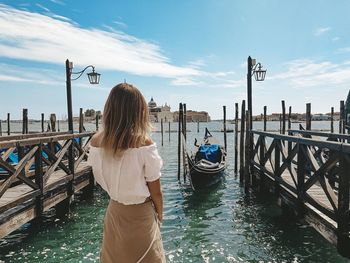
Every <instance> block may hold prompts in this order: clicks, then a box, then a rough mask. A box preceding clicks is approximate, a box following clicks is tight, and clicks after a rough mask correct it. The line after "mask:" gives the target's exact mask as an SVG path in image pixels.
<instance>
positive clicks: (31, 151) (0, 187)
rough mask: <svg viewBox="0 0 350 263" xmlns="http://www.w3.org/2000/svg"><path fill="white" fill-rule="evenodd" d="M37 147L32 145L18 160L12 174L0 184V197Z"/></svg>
mask: <svg viewBox="0 0 350 263" xmlns="http://www.w3.org/2000/svg"><path fill="white" fill-rule="evenodd" d="M37 149H38V146H35V147H33V149H31V150H30V151H29V152H28V153H27V154H26V155H25V156H24V158H22V159H21V160H20V162H19V163H18V165H16V171H15V173H14V174H12V175H11V177H10V178H8V179H7V180H6V181H5V182H4V183H3V184H2V185H1V186H0V197H1V196H2V195H3V194H4V193H5V191H6V190H7V188H9V187H10V185H11V184H12V182H13V181H14V180H15V179H16V178H17V176H18V175H19V174H20V172H21V171H22V170H23V168H24V166H25V164H26V162H27V161H28V160H29V159H30V158H32V156H33V155H34V153H35V151H36V150H37Z"/></svg>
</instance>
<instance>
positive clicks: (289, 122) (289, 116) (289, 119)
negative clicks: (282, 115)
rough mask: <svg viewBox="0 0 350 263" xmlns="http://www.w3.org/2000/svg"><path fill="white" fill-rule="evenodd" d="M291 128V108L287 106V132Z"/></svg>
mask: <svg viewBox="0 0 350 263" xmlns="http://www.w3.org/2000/svg"><path fill="white" fill-rule="evenodd" d="M291 128H292V106H289V111H288V130H290V129H291Z"/></svg>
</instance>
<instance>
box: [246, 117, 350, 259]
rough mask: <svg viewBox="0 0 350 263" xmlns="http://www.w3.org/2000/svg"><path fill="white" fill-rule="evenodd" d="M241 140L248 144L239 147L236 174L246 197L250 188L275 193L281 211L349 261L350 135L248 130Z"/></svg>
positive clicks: (300, 131)
mask: <svg viewBox="0 0 350 263" xmlns="http://www.w3.org/2000/svg"><path fill="white" fill-rule="evenodd" d="M247 130H249V124H247ZM245 141H246V143H247V142H248V143H249V141H252V146H249V145H247V144H246V147H245V148H244V150H245V161H244V168H242V167H241V170H240V177H241V180H242V181H244V185H245V186H246V190H247V193H249V189H255V190H257V191H265V192H271V193H274V194H275V195H276V196H278V199H279V203H280V205H281V206H282V207H284V208H288V209H290V210H292V211H293V212H294V213H295V215H297V216H298V217H299V218H301V219H304V220H305V221H306V222H308V223H309V224H310V225H311V226H313V227H314V228H315V229H316V230H317V231H318V232H319V233H320V234H321V235H322V236H323V237H325V238H326V239H327V240H328V241H329V242H330V243H332V244H334V245H335V246H336V247H337V249H338V252H339V253H340V254H341V255H343V256H345V257H348V258H350V249H349V248H350V209H349V189H350V144H349V143H347V142H348V141H350V135H345V134H334V133H323V132H313V131H302V130H289V131H288V135H284V134H277V133H271V132H263V131H255V130H250V132H247V134H246V138H245ZM243 145H244V142H242V141H241V146H242V147H243ZM241 161H242V160H241Z"/></svg>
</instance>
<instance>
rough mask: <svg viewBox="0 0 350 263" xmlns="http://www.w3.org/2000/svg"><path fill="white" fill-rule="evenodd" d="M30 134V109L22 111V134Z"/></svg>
mask: <svg viewBox="0 0 350 263" xmlns="http://www.w3.org/2000/svg"><path fill="white" fill-rule="evenodd" d="M27 133H28V109H23V111H22V134H27Z"/></svg>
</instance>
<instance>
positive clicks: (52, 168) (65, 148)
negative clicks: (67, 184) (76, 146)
mask: <svg viewBox="0 0 350 263" xmlns="http://www.w3.org/2000/svg"><path fill="white" fill-rule="evenodd" d="M71 144H72V141H67V142H66V145H65V146H64V147H63V148H62V149H61V150H60V151H59V152H58V153H57V156H58V157H57V161H56V162H55V163H54V164H53V165H52V166H51V167H50V168H49V169H48V170H47V171H46V173H45V174H44V185H45V184H46V182H47V180H48V179H49V178H50V175H51V174H52V173H53V172H54V171H55V169H56V168H57V166H58V164H59V163H60V162H61V160H62V158H63V156H64V155H65V153H66V152H67V150H68V147H69V146H70V145H71Z"/></svg>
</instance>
